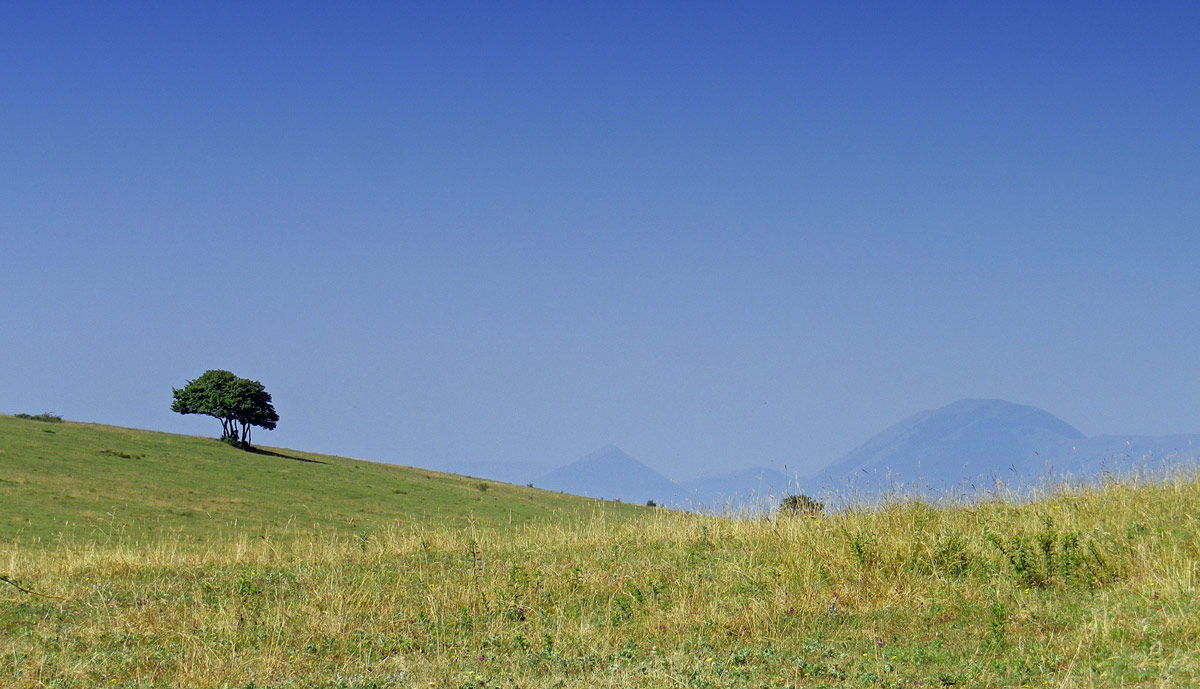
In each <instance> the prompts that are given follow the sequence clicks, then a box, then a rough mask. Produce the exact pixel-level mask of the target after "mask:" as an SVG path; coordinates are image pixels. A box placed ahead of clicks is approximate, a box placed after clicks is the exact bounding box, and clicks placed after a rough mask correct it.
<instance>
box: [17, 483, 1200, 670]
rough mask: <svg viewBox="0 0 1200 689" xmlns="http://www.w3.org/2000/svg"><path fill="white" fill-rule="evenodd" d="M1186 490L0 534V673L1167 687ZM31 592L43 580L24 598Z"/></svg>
mask: <svg viewBox="0 0 1200 689" xmlns="http://www.w3.org/2000/svg"><path fill="white" fill-rule="evenodd" d="M1197 514H1200V483H1197V482H1196V481H1195V480H1192V479H1186V480H1176V481H1173V482H1168V483H1164V484H1156V485H1141V486H1135V485H1129V484H1113V485H1109V486H1106V487H1104V488H1102V489H1077V490H1072V491H1066V492H1063V493H1061V494H1059V495H1057V496H1054V497H1050V498H1047V499H1044V500H1042V501H1038V502H1034V503H1030V504H1025V505H1020V506H1014V505H1011V504H1006V503H1000V502H993V503H986V504H976V505H969V506H960V507H936V508H935V507H931V506H928V505H924V504H921V503H908V504H897V505H892V506H886V507H882V508H879V509H875V510H870V511H862V512H848V513H844V514H835V515H827V516H823V517H819V518H812V519H805V518H797V519H789V520H781V521H768V520H763V519H759V520H754V519H732V520H731V519H722V518H718V517H711V516H698V515H688V514H681V513H676V512H670V511H666V510H659V511H656V512H654V513H652V514H650V515H648V516H646V517H644V518H641V519H637V520H633V521H630V520H620V521H618V520H613V519H610V518H608V517H606V516H605V515H604V514H600V513H598V514H597V515H596V517H595V518H594V519H591V520H588V521H586V522H584V523H581V524H575V525H570V524H563V523H558V524H550V523H531V524H529V525H527V526H525V527H522V528H518V529H508V530H499V529H495V528H483V527H467V528H449V527H447V528H412V527H410V528H381V529H378V530H376V531H374V532H371V533H362V534H358V535H336V534H324V535H313V536H311V537H303V536H300V537H288V538H286V539H281V540H272V539H271V538H270V537H268V538H261V537H247V536H241V537H228V538H225V539H224V540H219V541H215V542H209V543H205V544H201V543H196V542H195V541H192V540H187V541H182V540H172V539H170V538H169V537H168V538H164V539H162V540H159V541H156V542H150V543H145V542H143V543H138V544H133V543H125V544H122V543H119V542H115V543H106V544H103V545H100V544H88V543H79V542H69V543H64V544H61V545H58V546H51V547H47V546H40V547H39V546H30V545H18V544H10V545H6V546H0V569H2V570H3V571H4V572H5V573H6V574H5V576H6V577H8V578H9V579H10V580H11V581H12V582H13V583H16V584H19V585H20V586H22V587H24V588H27V589H29V590H32V591H36V592H38V593H40V594H42V595H41V596H39V595H33V594H28V593H23V592H21V591H20V590H18V589H17V588H15V587H14V586H4V587H3V590H0V633H2V636H0V667H3V668H11V675H10V677H9V679H8V680H7V681H6V682H5V684H4V686H9V687H50V686H57V687H97V686H111V687H175V686H181V687H250V686H254V687H273V686H281V687H407V686H419V687H426V686H439V687H593V686H620V687H671V686H685V687H740V686H746V687H788V686H796V687H798V686H864V687H866V686H895V687H902V686H904V687H931V686H1022V685H1029V686H1056V687H1060V686H1061V687H1094V686H1105V687H1106V686H1126V685H1130V686H1134V685H1136V686H1188V685H1192V684H1194V683H1196V682H1198V681H1200V655H1198V654H1197V652H1196V650H1195V649H1196V648H1197V647H1200V604H1198V603H1197V596H1196V594H1197V590H1196V584H1197V574H1198V567H1200V538H1198V537H1197V533H1196V523H1195V521H1196V516H1195V515H1197ZM43 596H45V597H43Z"/></svg>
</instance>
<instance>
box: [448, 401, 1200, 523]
mask: <svg viewBox="0 0 1200 689" xmlns="http://www.w3.org/2000/svg"><path fill="white" fill-rule="evenodd" d="M1198 458H1200V434H1179V435H1170V436H1161V437H1151V436H1133V435H1099V436H1094V437H1090V438H1089V437H1087V436H1085V435H1084V434H1083V433H1081V432H1080V431H1079V430H1078V429H1076V428H1075V427H1073V426H1071V425H1070V424H1068V423H1066V422H1065V421H1063V420H1062V419H1059V418H1058V417H1056V416H1054V415H1053V414H1051V413H1049V412H1047V411H1044V410H1042V409H1038V408H1036V407H1030V406H1026V405H1021V404H1014V403H1012V402H1006V401H1004V400H980V399H968V400H960V401H958V402H954V403H953V404H949V405H946V406H945V407H942V408H940V409H933V410H929V411H923V412H920V413H918V414H914V415H913V416H910V417H909V418H907V419H904V420H903V421H901V422H899V423H897V424H896V425H894V426H892V427H890V428H887V429H885V430H883V431H881V432H880V433H878V434H876V435H875V436H874V437H872V438H870V439H869V440H867V441H866V442H865V443H863V444H862V445H859V446H858V447H857V448H855V449H854V450H852V451H850V452H849V453H848V454H846V455H845V456H843V457H841V458H840V459H838V460H836V461H834V462H832V463H830V464H828V465H827V466H826V467H825V468H823V469H821V470H820V471H818V472H815V473H813V474H810V475H807V476H799V477H795V476H793V477H788V476H785V475H784V473H783V472H781V471H778V470H775V469H771V468H767V467H756V468H750V469H738V470H735V471H730V472H728V473H724V474H720V475H716V476H707V477H703V478H699V479H694V480H691V481H672V480H671V479H669V478H667V477H665V476H663V475H662V474H660V473H659V472H657V471H655V470H654V469H652V468H650V467H649V466H647V465H645V464H643V463H642V462H640V461H638V460H636V459H634V458H633V457H630V456H629V455H627V454H626V453H624V452H622V451H621V450H620V448H617V447H615V446H611V445H610V446H608V447H604V448H602V449H600V450H598V451H596V452H594V453H592V454H590V455H587V456H586V457H583V458H582V459H579V460H577V461H575V462H572V463H570V464H567V465H565V466H561V467H558V468H554V469H548V468H547V467H545V466H544V465H543V466H539V465H533V464H514V463H509V464H504V465H491V464H486V463H479V464H475V465H470V466H464V467H462V468H463V469H467V470H466V471H458V472H456V473H467V474H472V475H478V476H485V477H488V478H495V479H497V480H504V481H509V482H512V483H532V484H533V485H534V486H536V487H538V488H544V489H547V490H557V491H562V492H564V493H572V494H576V495H586V496H590V497H596V498H607V499H618V500H622V501H625V502H636V503H645V502H646V501H648V500H653V501H655V502H656V503H657V504H660V505H667V506H672V507H684V508H691V509H701V508H706V509H718V510H719V509H723V508H726V507H734V508H739V507H752V506H754V505H762V504H777V503H778V498H779V497H780V496H782V495H784V494H787V493H792V492H796V491H802V492H805V493H808V494H810V495H824V494H827V493H830V492H832V493H835V494H842V495H846V494H857V495H862V496H868V495H876V494H879V493H881V492H885V491H888V490H893V489H900V490H930V491H938V492H940V491H946V490H963V491H966V492H975V491H977V490H978V489H980V488H981V487H982V488H990V487H992V486H994V485H995V484H996V483H997V481H1001V482H1003V483H1004V484H1006V485H1010V486H1021V485H1037V484H1038V483H1039V482H1041V481H1044V480H1046V479H1048V478H1059V477H1062V476H1068V477H1073V478H1088V477H1094V476H1099V475H1101V474H1102V473H1104V472H1122V471H1128V470H1132V469H1137V468H1139V467H1142V466H1149V467H1150V468H1156V467H1158V466H1160V465H1162V464H1181V463H1190V462H1195V461H1197V459H1198ZM449 470H451V471H455V468H453V467H452V468H449Z"/></svg>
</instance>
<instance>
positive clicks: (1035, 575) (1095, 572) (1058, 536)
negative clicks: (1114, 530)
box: [986, 517, 1117, 589]
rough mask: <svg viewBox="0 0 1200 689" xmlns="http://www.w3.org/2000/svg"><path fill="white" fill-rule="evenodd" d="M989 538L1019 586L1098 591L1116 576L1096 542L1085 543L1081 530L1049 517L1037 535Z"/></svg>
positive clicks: (1027, 534) (995, 536) (1043, 522)
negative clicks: (1063, 586)
mask: <svg viewBox="0 0 1200 689" xmlns="http://www.w3.org/2000/svg"><path fill="white" fill-rule="evenodd" d="M986 538H987V541H988V542H989V543H991V544H992V545H993V546H994V547H995V548H996V549H997V550H999V551H1000V553H1001V554H1002V555H1003V557H1004V559H1005V560H1006V561H1007V563H1008V565H1009V568H1010V572H1011V574H1012V576H1014V577H1015V578H1016V580H1017V583H1018V585H1020V586H1025V587H1028V588H1039V589H1041V588H1048V587H1050V586H1053V585H1055V584H1077V585H1082V586H1085V587H1087V588H1096V587H1098V586H1101V585H1103V584H1105V583H1109V582H1111V581H1112V580H1113V579H1114V578H1115V577H1116V576H1117V573H1116V572H1115V571H1114V570H1113V569H1112V567H1111V566H1110V565H1109V558H1108V557H1107V556H1106V555H1105V553H1104V550H1103V548H1102V547H1101V546H1100V545H1099V544H1098V543H1097V542H1096V540H1095V539H1093V538H1088V539H1087V540H1086V542H1084V541H1083V539H1082V538H1081V535H1080V532H1079V531H1078V530H1073V529H1061V528H1059V527H1058V526H1057V525H1056V524H1055V522H1054V520H1053V519H1051V518H1050V517H1043V518H1042V528H1041V529H1040V530H1039V531H1038V532H1036V533H1034V534H1029V533H1017V534H1012V535H1009V536H1007V537H1004V536H1001V535H999V534H996V533H990V532H989V533H988V534H987V535H986Z"/></svg>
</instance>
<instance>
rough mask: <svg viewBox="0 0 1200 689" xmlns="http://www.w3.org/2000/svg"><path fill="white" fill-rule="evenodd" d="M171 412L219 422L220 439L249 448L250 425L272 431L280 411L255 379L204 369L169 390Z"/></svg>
mask: <svg viewBox="0 0 1200 689" xmlns="http://www.w3.org/2000/svg"><path fill="white" fill-rule="evenodd" d="M171 392H172V394H173V396H174V400H173V401H172V403H171V411H173V412H176V413H179V414H203V415H204V416H211V417H214V418H216V419H218V420H219V421H220V422H221V440H224V441H225V442H228V443H230V444H231V445H236V446H241V447H249V446H250V428H251V426H257V427H259V428H265V429H266V430H273V429H274V428H275V426H276V424H278V423H279V414H277V413H276V412H275V407H274V406H273V405H272V403H271V394H270V393H268V392H267V390H266V388H265V387H263V384H262V383H260V382H258V381H256V380H248V379H246V378H239V377H237V376H235V375H233V374H232V373H230V372H229V371H223V370H220V369H213V370H209V371H205V372H204V374H203V375H201V376H200V377H199V378H197V379H195V380H189V381H188V382H187V384H185V385H184V386H183V388H179V389H172V391H171Z"/></svg>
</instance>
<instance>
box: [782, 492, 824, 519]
mask: <svg viewBox="0 0 1200 689" xmlns="http://www.w3.org/2000/svg"><path fill="white" fill-rule="evenodd" d="M824 510H825V503H823V502H821V501H820V500H814V499H812V498H810V497H808V496H807V495H805V494H803V493H800V494H797V495H789V496H787V497H786V498H784V499H783V502H781V503H780V504H779V512H778V513H777V516H780V517H811V516H814V515H818V514H821V512H823V511H824Z"/></svg>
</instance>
